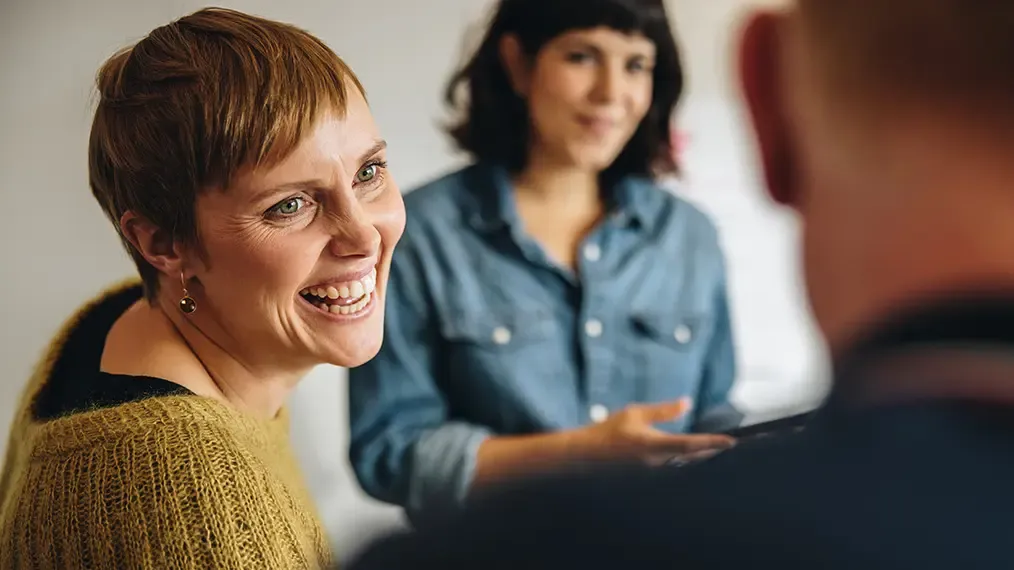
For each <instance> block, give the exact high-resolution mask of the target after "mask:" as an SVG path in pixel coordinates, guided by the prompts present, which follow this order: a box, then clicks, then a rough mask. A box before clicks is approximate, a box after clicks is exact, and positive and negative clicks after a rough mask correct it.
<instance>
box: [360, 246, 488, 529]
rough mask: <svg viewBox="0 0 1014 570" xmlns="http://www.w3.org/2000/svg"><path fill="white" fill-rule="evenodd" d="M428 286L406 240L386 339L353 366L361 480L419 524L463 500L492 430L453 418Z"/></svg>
mask: <svg viewBox="0 0 1014 570" xmlns="http://www.w3.org/2000/svg"><path fill="white" fill-rule="evenodd" d="M406 238H409V236H408V235H406ZM426 291H427V288H426V281H425V275H424V274H423V271H422V262H421V259H420V256H419V255H418V253H417V252H416V251H415V249H414V248H413V244H412V243H411V239H410V238H409V239H406V240H405V241H403V242H402V245H400V246H399V248H398V249H397V250H396V253H395V254H394V260H393V262H392V267H391V276H390V279H389V283H388V288H387V298H386V309H385V313H386V316H385V324H384V343H383V346H382V348H381V350H380V352H379V354H378V355H377V356H376V358H374V359H373V360H372V361H370V362H368V363H366V364H364V365H363V366H360V367H358V368H354V369H351V370H350V371H349V416H350V424H351V425H350V432H351V433H350V446H349V459H350V462H351V464H352V468H353V470H354V472H355V474H356V477H357V479H358V480H359V484H360V486H361V487H362V488H363V490H364V491H365V492H366V493H367V494H368V495H370V496H372V497H374V498H376V499H378V500H381V501H384V502H387V503H393V504H396V505H400V506H402V507H403V508H404V509H405V512H406V514H407V515H408V517H409V519H410V520H411V521H412V522H413V523H414V524H417V525H418V524H420V523H421V522H422V521H424V520H426V519H429V518H433V517H434V516H437V515H441V514H445V513H447V512H449V511H453V510H456V508H457V507H459V506H460V505H461V504H462V503H463V502H464V500H465V498H466V497H467V495H468V491H469V487H470V485H471V481H472V477H473V473H474V471H475V463H476V454H477V450H478V448H479V445H480V444H481V443H482V441H483V440H484V439H485V438H486V437H488V435H489V431H488V430H487V429H485V428H483V427H480V426H475V425H470V424H466V423H456V422H449V421H448V414H447V402H446V399H445V397H444V395H443V394H442V393H441V390H440V388H439V384H438V380H437V377H438V376H439V374H440V369H441V367H442V364H441V362H440V361H439V355H440V354H441V350H440V347H441V345H442V340H441V335H440V330H439V328H438V326H437V325H436V319H435V318H434V315H433V306H432V304H431V302H430V299H429V295H428V294H427V292H426Z"/></svg>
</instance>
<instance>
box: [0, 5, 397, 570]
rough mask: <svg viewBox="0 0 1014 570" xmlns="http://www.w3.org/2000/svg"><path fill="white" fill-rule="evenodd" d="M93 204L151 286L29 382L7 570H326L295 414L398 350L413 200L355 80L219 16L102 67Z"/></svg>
mask: <svg viewBox="0 0 1014 570" xmlns="http://www.w3.org/2000/svg"><path fill="white" fill-rule="evenodd" d="M98 88H99V95H100V98H99V103H98V109H97V110H96V113H95V120H94V123H93V127H92V133H91V140H90V143H89V167H90V168H89V174H90V182H91V188H92V193H93V194H94V196H95V198H96V199H97V200H98V202H99V204H100V206H101V207H102V209H103V211H104V212H105V213H106V215H107V216H108V217H109V219H110V220H111V221H112V222H113V224H114V226H115V227H116V229H117V231H118V232H119V234H120V236H121V237H122V239H123V242H124V244H125V246H126V247H127V250H128V252H129V253H130V255H131V256H132V258H133V260H134V262H135V264H136V265H137V268H138V271H139V273H140V276H141V282H139V283H128V284H125V285H122V286H119V287H116V288H114V289H112V290H111V291H110V292H108V293H106V294H104V295H102V296H100V297H98V298H97V299H95V300H93V301H92V302H91V303H89V304H88V305H87V306H86V307H84V308H82V309H81V310H80V311H79V312H78V313H77V314H76V315H75V316H73V317H72V318H71V319H70V321H69V322H68V324H67V325H66V326H65V328H64V330H63V332H62V333H61V334H60V335H59V336H58V337H57V338H56V339H55V340H54V341H53V343H52V345H51V346H50V348H49V350H48V352H47V355H46V357H45V358H44V360H43V361H42V362H41V364H40V365H39V367H38V369H37V370H36V373H35V374H34V376H33V377H32V379H31V381H30V383H29V386H28V389H27V390H26V392H25V395H24V397H23V399H22V401H21V407H20V411H19V412H18V416H17V419H16V421H15V425H14V427H13V429H12V432H11V439H10V443H9V445H8V447H7V449H8V453H7V457H6V459H5V463H4V466H3V471H2V478H0V505H2V506H3V508H2V511H0V567H3V568H12V569H15V568H24V569H31V568H68V569H72V568H86V567H87V568H122V567H127V568H160V569H175V568H202V569H211V568H236V569H239V568H278V569H283V568H317V567H321V566H325V565H326V564H328V563H329V561H330V559H331V555H330V553H329V551H328V547H327V544H326V542H325V535H324V532H323V529H322V527H321V525H320V523H319V521H318V519H317V517H316V515H315V513H314V508H313V506H312V504H311V502H310V499H309V495H308V493H307V492H306V490H305V489H304V486H303V483H302V480H301V476H300V474H299V472H298V468H297V467H296V464H295V460H294V457H293V455H292V452H291V450H290V449H289V443H288V436H287V425H286V415H285V412H284V409H283V406H282V404H283V402H284V400H285V398H286V396H287V395H288V393H289V392H290V391H291V390H292V388H293V387H294V386H295V385H296V383H297V382H298V381H299V380H300V379H301V378H302V377H303V376H304V375H305V374H306V372H308V371H309V370H310V369H311V368H312V367H313V366H316V365H318V364H322V363H330V364H335V365H340V366H357V365H360V364H363V363H364V362H366V361H368V360H369V359H370V358H372V357H373V356H374V355H375V354H376V353H377V351H378V350H379V347H380V345H381V340H382V335H383V320H384V299H385V294H386V290H387V279H388V274H389V269H390V265H391V252H392V248H393V247H394V246H395V244H396V243H397V242H398V240H399V239H400V237H401V233H402V230H403V228H404V223H405V217H404V206H403V204H402V199H401V194H400V192H399V190H398V187H397V185H396V184H395V183H394V181H393V180H392V178H391V177H390V176H389V174H388V170H387V163H386V159H385V152H386V151H385V149H386V145H385V144H384V142H383V140H382V138H381V137H380V135H379V132H378V131H377V127H376V124H375V123H374V120H373V117H372V115H371V113H370V109H369V107H368V105H367V103H366V99H365V95H364V92H363V89H362V86H361V85H360V84H359V81H358V80H357V79H356V77H355V75H354V74H353V72H352V71H351V70H350V69H349V68H348V67H347V66H346V65H345V64H344V63H343V62H342V61H341V59H339V58H338V57H337V56H336V55H335V54H334V53H333V52H332V51H331V50H330V49H328V48H327V47H326V46H325V45H324V44H323V43H321V42H320V41H319V40H317V39H316V38H314V37H313V36H311V35H309V34H307V33H305V32H303V31H301V30H299V29H297V28H294V27H292V26H289V25H286V24H281V23H278V22H272V21H269V20H264V19H261V18H256V17H253V16H249V15H246V14H242V13H239V12H235V11H231V10H223V9H206V10H201V11H199V12H196V13H194V14H191V15H189V16H186V17H184V18H181V19H179V20H177V21H175V22H172V23H170V24H167V25H165V26H162V27H160V28H158V29H156V30H154V31H152V32H151V33H150V34H149V35H148V36H147V37H146V38H144V39H143V40H141V41H140V42H139V43H138V44H137V45H135V46H132V47H130V48H128V49H125V50H123V51H121V52H120V53H118V54H116V55H115V56H113V57H112V58H111V59H110V60H109V61H108V62H106V64H105V65H104V66H103V68H102V69H101V70H100V72H99V75H98Z"/></svg>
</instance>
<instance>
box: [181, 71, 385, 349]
mask: <svg viewBox="0 0 1014 570" xmlns="http://www.w3.org/2000/svg"><path fill="white" fill-rule="evenodd" d="M385 155H386V150H385V146H384V143H383V141H382V139H381V138H380V136H379V133H378V131H377V126H376V124H375V123H374V121H373V116H372V114H371V113H370V109H369V107H368V106H367V104H366V101H365V100H364V99H363V97H362V95H361V94H360V93H358V91H355V90H352V91H351V92H350V93H349V103H348V110H347V112H346V114H345V116H344V117H336V116H333V115H329V116H325V117H324V118H323V119H322V120H321V121H320V122H319V123H318V124H317V125H316V127H315V128H314V129H313V130H312V131H310V132H308V133H307V135H306V138H305V139H304V140H303V141H302V142H301V143H300V145H299V146H298V147H297V148H296V149H295V151H294V152H293V153H292V154H291V155H290V156H288V157H287V158H286V159H285V160H284V161H282V162H281V163H279V164H277V165H275V166H273V167H271V168H266V169H253V170H250V171H248V172H244V173H241V174H240V176H238V177H237V179H236V180H235V182H234V183H233V184H231V186H230V187H229V188H228V189H226V190H225V191H223V192H214V191H212V192H207V193H204V194H203V195H202V196H201V197H200V198H199V199H198V200H197V224H198V231H199V232H200V238H201V244H202V247H203V252H202V255H200V256H197V255H195V256H192V259H191V261H193V262H194V264H195V265H196V267H193V268H192V273H193V274H194V276H195V277H196V283H197V284H198V285H197V286H195V288H194V289H192V290H191V294H192V296H193V297H194V298H195V300H196V301H197V305H198V309H197V311H196V312H195V313H193V314H192V315H190V316H189V317H188V318H189V319H191V320H192V321H194V324H195V325H197V326H198V327H199V328H203V329H206V333H207V330H210V329H208V328H207V327H209V326H213V327H214V328H215V329H217V330H218V331H220V332H219V333H218V335H209V336H213V338H214V336H221V337H223V338H214V340H215V341H216V342H218V343H219V344H223V345H224V346H223V348H224V349H225V350H226V351H228V352H230V353H233V354H237V353H238V354H241V355H242V356H243V358H244V360H246V361H248V362H249V361H251V360H253V361H255V362H254V363H252V364H254V365H260V366H268V367H275V368H285V367H287V366H313V365H316V364H320V363H330V364H335V365H339V366H348V367H352V366H358V365H360V364H363V363H364V362H366V361H368V360H369V359H371V358H373V356H374V355H376V353H377V351H378V350H379V348H380V344H381V340H382V338H383V324H384V299H385V295H384V294H385V292H386V290H387V287H386V286H387V277H388V274H389V269H390V265H391V252H392V249H393V248H394V246H395V244H396V243H397V242H398V240H399V239H400V238H401V234H402V230H403V229H404V227H405V208H404V204H403V203H402V198H401V193H400V192H399V190H398V186H397V185H396V184H395V182H394V180H393V179H392V177H391V175H390V173H389V172H388V169H387V164H386V162H385V161H386V157H385ZM198 258H199V259H198ZM205 262H206V263H205ZM209 320H210V321H211V322H209Z"/></svg>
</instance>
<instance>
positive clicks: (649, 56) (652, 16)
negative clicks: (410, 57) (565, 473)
mask: <svg viewBox="0 0 1014 570" xmlns="http://www.w3.org/2000/svg"><path fill="white" fill-rule="evenodd" d="M682 87H683V73H682V69H681V66H680V58H679V54H678V51H677V48H676V42H675V40H674V39H673V35H672V31H671V29H670V26H669V21H668V17H667V14H666V11H665V7H664V5H663V2H662V0H501V2H500V3H499V5H498V7H497V9H496V13H495V16H494V18H493V21H492V23H491V25H490V28H489V30H488V32H487V34H486V36H485V39H484V41H483V42H482V44H481V46H480V47H479V49H478V51H477V52H476V53H475V55H474V56H473V57H472V59H471V60H470V61H469V62H468V63H467V64H466V65H465V66H464V67H463V68H462V69H461V70H460V71H459V72H458V73H456V74H455V76H454V77H453V79H452V80H451V82H450V85H449V87H448V90H447V101H448V103H449V105H450V106H451V107H452V108H454V109H457V110H460V111H461V117H460V120H458V121H457V122H456V123H455V124H454V125H453V126H452V127H451V128H450V129H449V130H450V134H451V136H452V137H453V138H454V140H455V141H456V142H457V144H458V146H459V147H460V148H461V149H463V150H465V151H466V152H468V153H469V154H471V155H472V157H473V158H474V159H475V164H473V165H472V166H469V167H467V168H465V169H463V170H461V171H458V172H455V173H453V174H450V175H448V176H445V177H443V178H441V179H439V180H436V181H434V182H431V183H429V184H427V185H426V186H424V187H422V188H420V189H418V190H416V191H414V192H412V193H410V194H409V195H408V196H407V197H406V206H407V210H408V222H407V228H406V232H405V236H404V238H403V240H402V241H401V244H400V246H399V249H398V251H396V252H395V254H394V261H393V266H392V269H391V271H392V273H391V275H392V277H391V290H390V292H389V293H388V299H387V302H388V303H389V304H390V311H389V312H388V320H387V323H386V324H385V343H384V345H383V347H382V348H381V351H380V354H379V355H378V357H377V358H375V359H373V360H372V361H370V362H368V363H366V364H364V365H363V366H361V367H359V368H356V369H353V370H352V371H351V376H352V378H351V381H350V382H349V389H350V410H351V422H352V426H351V427H352V439H351V450H350V457H351V461H352V465H353V467H354V469H355V471H356V474H357V477H358V479H359V481H360V483H361V485H362V487H363V488H364V489H365V490H366V492H367V493H369V494H370V495H372V496H373V497H376V498H378V499H380V500H383V501H387V502H391V503H395V504H399V505H402V506H404V507H405V508H406V510H407V512H408V514H409V516H410V518H412V519H413V520H414V521H415V522H418V521H419V519H420V518H421V517H422V516H428V515H433V514H436V513H439V512H441V511H446V510H447V509H448V508H452V507H454V506H456V505H459V504H460V503H461V502H462V501H463V500H464V499H466V498H467V497H468V496H469V495H470V494H471V493H473V492H474V490H475V489H476V488H478V487H482V486H484V485H487V484H489V483H492V482H496V481H503V480H505V479H507V478H516V477H518V476H522V475H532V474H535V473H536V472H541V471H544V470H546V469H556V468H561V467H566V466H568V465H571V464H575V463H580V464H586V463H589V462H598V461H628V460H647V461H657V460H660V459H662V460H664V459H670V458H672V457H674V456H680V455H682V454H686V453H691V452H700V451H707V450H712V449H715V448H721V447H725V446H728V445H730V444H731V443H732V442H731V440H730V438H728V437H726V436H722V435H713V434H715V433H717V432H719V431H721V430H724V429H727V428H730V427H734V426H735V425H737V424H738V423H739V421H740V419H741V415H740V414H739V413H738V412H736V410H735V409H734V408H733V407H732V406H731V405H730V404H729V399H728V396H729V391H730V388H731V386H732V384H733V377H734V355H733V342H732V334H731V330H730V323H729V311H728V307H727V299H726V279H725V270H724V261H723V255H722V252H721V249H720V247H719V241H718V237H717V235H716V231H715V228H714V226H713V225H712V223H711V222H710V221H709V220H708V219H707V218H706V217H705V216H704V215H703V214H702V213H701V212H699V211H698V210H696V209H695V208H694V207H692V206H691V205H689V204H688V203H686V202H684V201H682V200H680V199H678V198H677V197H675V196H673V195H672V194H670V193H667V192H666V191H664V190H663V189H661V188H660V187H659V186H658V185H657V184H656V182H655V181H654V180H655V179H656V178H657V177H660V176H664V175H667V174H674V173H675V172H676V165H675V164H674V159H673V153H672V149H671V148H670V139H669V129H670V124H671V120H672V114H673V111H674V108H675V106H676V104H677V102H678V100H679V98H680V94H681V91H682ZM688 432H693V433H688Z"/></svg>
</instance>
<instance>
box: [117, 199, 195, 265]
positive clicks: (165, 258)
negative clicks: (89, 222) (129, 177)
mask: <svg viewBox="0 0 1014 570" xmlns="http://www.w3.org/2000/svg"><path fill="white" fill-rule="evenodd" d="M120 231H121V232H122V233H123V235H124V237H126V238H127V241H129V242H130V244H131V245H132V246H134V249H136V250H137V251H138V252H139V253H140V254H141V256H142V257H144V259H145V261H147V262H148V263H150V264H151V265H152V267H154V268H155V269H157V270H159V271H161V272H162V273H165V274H166V275H170V276H178V275H179V274H180V272H181V271H183V256H182V251H181V248H179V247H178V246H177V244H176V242H175V240H174V239H173V236H172V235H171V234H170V233H169V232H168V231H165V230H163V229H161V228H159V227H158V226H156V225H155V224H153V223H151V222H150V221H148V220H147V219H145V218H143V217H141V216H139V215H137V214H135V213H134V212H132V211H129V210H128V211H126V212H124V213H123V215H122V216H120Z"/></svg>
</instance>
